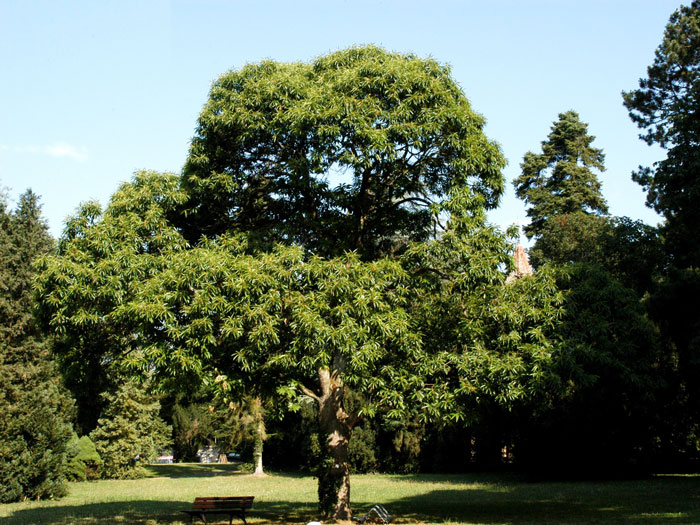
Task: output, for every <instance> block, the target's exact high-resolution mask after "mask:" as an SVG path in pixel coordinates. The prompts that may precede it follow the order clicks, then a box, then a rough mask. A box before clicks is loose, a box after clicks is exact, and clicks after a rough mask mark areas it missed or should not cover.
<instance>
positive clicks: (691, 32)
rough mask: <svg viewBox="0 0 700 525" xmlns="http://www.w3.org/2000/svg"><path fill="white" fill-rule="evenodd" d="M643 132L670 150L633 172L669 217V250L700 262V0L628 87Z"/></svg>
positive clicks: (673, 22)
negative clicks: (636, 81) (633, 86)
mask: <svg viewBox="0 0 700 525" xmlns="http://www.w3.org/2000/svg"><path fill="white" fill-rule="evenodd" d="M622 96H623V99H624V104H625V107H626V108H627V110H628V111H629V115H630V118H631V119H632V120H633V121H634V122H635V123H636V124H637V125H638V126H639V127H640V128H641V129H642V130H644V133H643V134H642V135H640V138H642V140H644V141H645V142H647V143H648V144H658V145H659V146H661V147H662V148H664V149H666V150H668V153H667V157H666V158H665V159H663V160H661V161H658V162H656V163H654V165H653V166H652V167H640V169H639V171H637V172H635V173H634V174H633V175H632V178H633V179H634V180H635V181H636V182H638V183H639V184H641V185H642V187H643V188H644V189H645V190H646V191H647V205H648V206H650V207H651V208H653V209H654V210H656V211H657V212H659V213H660V214H662V215H663V216H664V218H665V219H666V225H665V233H666V245H667V251H668V253H669V254H670V255H671V257H672V259H673V260H674V261H675V264H676V265H677V266H679V267H688V266H696V267H697V266H698V265H699V264H700V249H698V243H697V242H696V240H695V235H694V233H695V230H696V228H697V225H698V224H700V211H699V209H698V206H697V202H698V199H700V179H699V178H698V175H697V174H698V172H699V171H700V3H699V2H698V1H697V0H694V1H693V2H692V3H691V4H690V5H689V6H681V7H679V8H678V9H677V10H676V11H675V12H674V13H673V14H672V15H671V18H670V19H669V22H668V24H667V26H666V30H665V32H664V38H663V41H662V42H661V45H660V46H659V47H658V48H657V50H656V53H655V56H654V62H653V63H652V65H651V66H649V67H648V68H647V78H642V79H640V81H639V88H638V89H636V90H632V91H627V92H623V93H622Z"/></svg>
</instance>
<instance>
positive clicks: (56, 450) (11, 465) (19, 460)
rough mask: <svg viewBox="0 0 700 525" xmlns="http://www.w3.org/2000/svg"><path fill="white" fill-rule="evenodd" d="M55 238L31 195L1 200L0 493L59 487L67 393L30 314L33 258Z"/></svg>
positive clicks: (53, 492)
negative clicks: (11, 202)
mask: <svg viewBox="0 0 700 525" xmlns="http://www.w3.org/2000/svg"><path fill="white" fill-rule="evenodd" d="M52 245H53V241H52V239H51V237H50V236H49V234H48V231H47V227H46V224H45V223H44V221H43V220H42V219H41V210H40V206H39V203H38V198H37V196H36V195H35V194H34V193H32V192H31V191H27V192H26V193H25V194H23V195H22V196H21V197H20V200H19V203H18V206H17V208H16V209H15V210H14V211H13V212H9V211H8V210H7V205H6V202H5V201H4V199H3V200H2V201H0V414H2V417H1V418H0V501H2V502H9V501H17V500H21V499H28V498H31V499H39V498H53V497H60V496H62V495H64V494H65V491H66V487H65V484H64V481H65V474H64V473H65V452H66V446H67V443H68V441H69V439H70V436H71V434H70V432H71V427H70V423H69V420H70V416H71V412H72V401H71V400H70V398H69V397H68V396H67V394H66V392H65V391H64V389H63V388H62V387H61V384H60V381H59V378H58V374H57V372H56V370H55V367H54V364H53V361H52V360H51V356H50V353H49V344H48V342H47V340H46V339H45V338H44V337H43V336H42V334H41V333H40V331H39V330H38V328H37V326H36V324H35V322H34V318H33V314H32V308H33V299H32V295H31V286H32V279H33V273H34V272H33V268H32V263H33V261H34V260H35V258H36V257H37V256H39V255H41V254H44V253H46V252H48V251H49V250H50V249H51V247H52Z"/></svg>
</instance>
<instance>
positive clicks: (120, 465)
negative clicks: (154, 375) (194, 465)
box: [90, 380, 172, 479]
mask: <svg viewBox="0 0 700 525" xmlns="http://www.w3.org/2000/svg"><path fill="white" fill-rule="evenodd" d="M103 395H104V397H105V399H106V401H107V403H106V407H105V410H104V412H103V413H102V415H101V417H100V419H99V420H98V425H97V428H96V429H95V430H93V431H92V432H91V433H90V438H91V439H92V441H93V442H94V443H95V448H96V449H97V452H98V454H99V455H100V457H102V459H103V460H104V469H103V471H102V475H103V477H105V478H114V479H130V478H136V477H141V476H142V475H143V471H142V470H141V469H140V465H139V462H149V461H153V460H154V459H155V458H156V457H157V456H158V454H159V453H160V452H161V451H163V450H164V449H165V448H167V447H169V446H170V444H171V442H170V436H171V434H172V429H171V428H170V427H169V426H167V425H166V424H165V422H164V421H163V420H162V419H160V416H159V412H160V402H158V401H156V400H154V399H153V398H152V397H151V396H149V395H148V394H147V393H146V392H145V390H144V388H143V387H142V386H140V385H138V384H137V383H136V382H135V381H133V380H127V381H125V382H124V383H123V384H122V385H121V386H120V387H119V389H118V390H117V391H116V392H115V393H114V394H109V393H105V394H103ZM137 458H138V459H137Z"/></svg>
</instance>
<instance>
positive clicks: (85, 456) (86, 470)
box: [66, 433, 104, 481]
mask: <svg viewBox="0 0 700 525" xmlns="http://www.w3.org/2000/svg"><path fill="white" fill-rule="evenodd" d="M66 455H67V459H68V464H67V466H66V477H67V479H68V480H70V481H85V480H88V479H90V480H93V479H99V478H100V475H101V471H102V466H103V465H104V461H102V458H101V457H100V455H99V454H98V453H97V449H96V448H95V444H94V443H93V442H92V440H91V439H90V438H89V437H88V436H82V437H80V438H78V435H77V434H75V433H73V437H72V438H71V440H70V442H69V443H68V449H67V454H66Z"/></svg>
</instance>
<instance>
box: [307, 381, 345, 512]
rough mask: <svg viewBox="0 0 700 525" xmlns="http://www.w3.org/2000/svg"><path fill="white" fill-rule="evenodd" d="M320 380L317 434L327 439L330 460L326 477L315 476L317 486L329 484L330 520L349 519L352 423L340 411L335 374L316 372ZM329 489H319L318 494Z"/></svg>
mask: <svg viewBox="0 0 700 525" xmlns="http://www.w3.org/2000/svg"><path fill="white" fill-rule="evenodd" d="M318 374H319V379H320V380H321V381H320V382H321V395H320V396H317V397H316V401H317V402H318V409H319V410H318V420H319V426H320V428H321V435H322V436H325V438H326V439H327V445H328V451H329V453H330V456H331V458H332V460H333V463H332V466H331V467H330V471H329V472H328V473H327V474H328V476H327V477H326V476H323V478H325V479H322V478H321V477H319V483H330V484H332V488H333V489H334V490H335V496H336V501H335V508H334V510H333V518H334V519H336V520H350V519H351V518H352V512H351V510H350V470H349V466H348V458H349V448H348V445H349V443H350V435H351V434H352V427H353V421H352V418H350V416H349V415H348V414H347V413H346V412H345V409H344V408H343V394H344V387H343V385H342V382H341V380H340V377H339V374H338V373H337V372H334V373H332V374H331V372H330V371H329V370H328V369H325V368H323V369H320V370H319V371H318ZM329 489H331V487H322V488H321V490H319V494H321V493H323V492H327V491H328V490H329Z"/></svg>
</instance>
